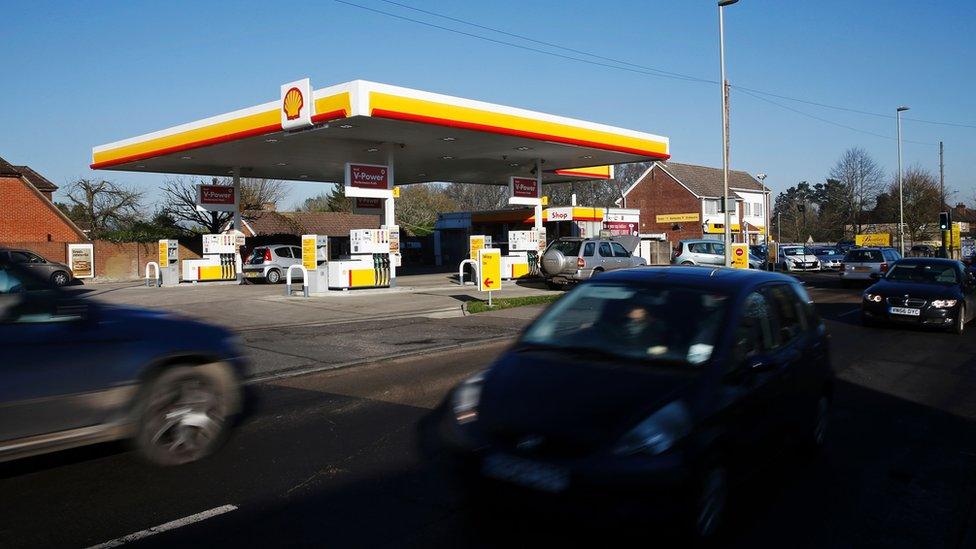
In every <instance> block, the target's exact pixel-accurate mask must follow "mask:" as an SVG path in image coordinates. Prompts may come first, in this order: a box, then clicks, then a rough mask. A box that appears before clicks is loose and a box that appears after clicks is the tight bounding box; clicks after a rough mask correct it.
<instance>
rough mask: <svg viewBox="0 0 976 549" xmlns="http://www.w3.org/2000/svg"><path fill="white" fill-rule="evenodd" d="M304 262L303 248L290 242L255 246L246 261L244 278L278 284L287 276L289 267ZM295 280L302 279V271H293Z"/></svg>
mask: <svg viewBox="0 0 976 549" xmlns="http://www.w3.org/2000/svg"><path fill="white" fill-rule="evenodd" d="M301 264H302V249H301V248H300V247H298V246H292V245H290V244H271V245H269V246H258V247H257V248H254V251H252V252H251V255H250V256H248V258H247V261H245V262H244V268H243V270H244V278H246V279H248V280H264V281H265V282H267V283H268V284H278V283H279V282H281V281H282V280H284V278H285V273H286V272H287V271H288V267H290V266H292V265H301ZM292 277H293V279H294V280H301V279H302V272H301V271H299V270H296V271H294V272H293V273H292Z"/></svg>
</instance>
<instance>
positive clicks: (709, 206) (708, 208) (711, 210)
mask: <svg viewBox="0 0 976 549" xmlns="http://www.w3.org/2000/svg"><path fill="white" fill-rule="evenodd" d="M718 204H719V201H718V200H716V199H712V198H706V199H704V200H702V206H703V207H704V208H705V215H708V214H717V213H718Z"/></svg>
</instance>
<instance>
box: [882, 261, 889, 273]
mask: <svg viewBox="0 0 976 549" xmlns="http://www.w3.org/2000/svg"><path fill="white" fill-rule="evenodd" d="M881 272H883V273H886V272H888V264H887V263H882V264H881Z"/></svg>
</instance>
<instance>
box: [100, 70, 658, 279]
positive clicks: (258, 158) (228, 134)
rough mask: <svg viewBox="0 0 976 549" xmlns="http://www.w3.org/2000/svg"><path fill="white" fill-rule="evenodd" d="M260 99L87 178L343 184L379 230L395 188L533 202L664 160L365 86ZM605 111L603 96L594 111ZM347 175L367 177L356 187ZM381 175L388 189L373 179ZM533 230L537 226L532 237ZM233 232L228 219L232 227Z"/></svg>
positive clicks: (450, 102)
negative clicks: (433, 185)
mask: <svg viewBox="0 0 976 549" xmlns="http://www.w3.org/2000/svg"><path fill="white" fill-rule="evenodd" d="M260 79H261V75H256V76H255V81H257V82H260ZM265 85H266V84H265ZM254 86H255V87H257V86H259V84H255V85H254ZM268 91H269V92H276V93H269V94H268V96H269V97H268V99H269V100H268V101H267V102H264V103H261V104H258V105H253V106H249V107H245V108H238V109H237V110H232V109H222V110H215V112H216V113H221V112H222V113H223V114H215V115H214V116H210V117H207V118H203V119H201V120H196V121H189V122H186V123H183V124H179V125H175V126H173V127H170V128H164V129H159V128H151V127H147V128H146V130H147V132H146V133H144V134H142V135H137V136H134V137H127V138H123V139H120V140H118V141H115V142H112V143H108V144H105V145H99V146H96V147H93V148H92V157H91V164H90V165H91V168H92V169H94V170H118V171H128V172H146V173H164V174H181V175H190V176H206V177H229V176H230V177H233V181H234V183H235V185H234V186H235V187H238V186H239V184H240V178H241V177H248V178H267V179H285V180H293V181H304V182H320V183H322V184H323V185H331V184H334V183H335V182H338V181H343V182H344V183H345V184H346V185H347V186H348V187H351V188H352V189H353V190H352V192H351V193H349V194H348V196H350V197H352V198H377V199H380V200H381V201H382V202H383V204H382V215H381V217H382V219H381V222H380V225H386V226H388V227H390V226H394V225H397V221H396V216H395V209H394V207H393V206H394V205H393V199H392V198H391V196H392V194H393V191H392V189H393V188H394V187H396V186H403V185H411V184H416V183H428V182H436V181H452V182H457V183H466V184H477V185H495V186H507V185H508V186H514V184H513V182H512V181H511V179H510V178H512V177H517V178H521V179H524V180H529V181H531V180H533V179H534V180H535V182H536V185H535V187H533V186H532V185H531V184H530V183H529V181H526V182H524V183H522V182H520V184H519V190H518V192H517V193H516V192H515V191H514V190H513V196H512V198H513V199H516V200H530V201H533V202H534V201H535V200H539V201H540V202H541V197H542V195H544V194H545V193H544V192H543V188H542V187H543V185H548V184H553V183H565V182H569V181H578V180H579V178H580V177H587V178H589V179H604V178H611V177H612V176H613V174H612V170H611V169H610V168H609V167H608V166H610V165H613V164H624V163H632V162H648V161H653V160H667V159H668V158H670V156H671V150H670V142H669V140H668V138H666V137H662V136H659V135H654V134H651V133H645V132H641V131H635V130H631V129H625V128H620V127H615V126H610V125H606V124H600V123H596V122H589V121H585V120H579V119H575V118H569V117H564V116H558V115H552V114H547V113H543V112H537V111H532V110H528V109H521V108H517V107H511V106H506V105H498V104H494V103H488V102H485V101H478V100H474V99H467V98H461V97H453V96H449V95H444V94H439V93H432V92H428V91H422V90H416V89H410V88H404V87H400V86H392V85H387V84H379V83H375V82H368V81H365V80H353V81H350V82H344V83H340V84H335V85H331V86H325V87H321V88H314V87H313V86H312V85H311V83H310V80H309V79H307V78H304V79H301V80H296V81H294V82H288V83H285V84H283V85H276V86H274V87H268ZM164 94H165V90H159V91H158V92H156V93H153V92H149V93H148V94H147V95H146V97H144V98H143V99H144V100H143V101H141V102H140V104H143V105H147V107H146V109H147V112H139V111H133V112H120V113H119V114H120V115H121V116H125V117H127V118H128V119H130V120H133V123H134V124H135V125H139V124H140V120H141V119H148V118H149V117H150V113H149V112H148V111H149V109H151V108H152V106H153V105H154V104H155V101H156V100H158V99H159V98H160V97H162V96H163V95H164ZM613 100H614V97H613V96H612V94H606V96H605V97H604V96H601V97H594V98H593V103H594V105H599V104H606V103H608V102H612V101H613ZM98 101H99V102H100V103H102V104H107V103H108V102H109V101H111V99H110V98H101V99H98ZM216 107H217V108H218V109H219V107H220V105H216ZM583 107H585V105H584V106H583ZM188 108H189V107H188ZM584 110H585V109H584ZM351 165H356V166H361V167H362V166H365V167H366V169H360V170H358V171H357V172H356V173H357V176H356V177H355V179H354V178H353V175H352V172H351ZM543 166H544V169H543ZM383 169H385V170H386V174H385V180H384V178H383V173H382V171H380V172H379V173H377V171H376V170H383ZM347 171H349V172H350V173H349V174H348V175H347V173H346V172H347ZM394 173H395V177H394ZM347 190H349V189H347ZM372 205H373V206H375V203H374V204H372ZM532 205H535V204H534V203H533V204H532ZM371 209H373V208H371ZM541 222H542V219H541V215H537V216H536V224H537V226H536V228H537V229H538V228H541ZM241 225H242V221H241V220H240V214H239V212H235V219H234V226H235V228H236V229H238V230H240V229H241ZM390 275H391V280H390V282H393V280H392V279H393V278H395V275H393V273H392V272H391V273H390ZM391 285H392V284H391Z"/></svg>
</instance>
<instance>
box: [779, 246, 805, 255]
mask: <svg viewBox="0 0 976 549" xmlns="http://www.w3.org/2000/svg"><path fill="white" fill-rule="evenodd" d="M808 253H810V252H809V251H807V250H806V249H805V248H783V255H806V254H808Z"/></svg>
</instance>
